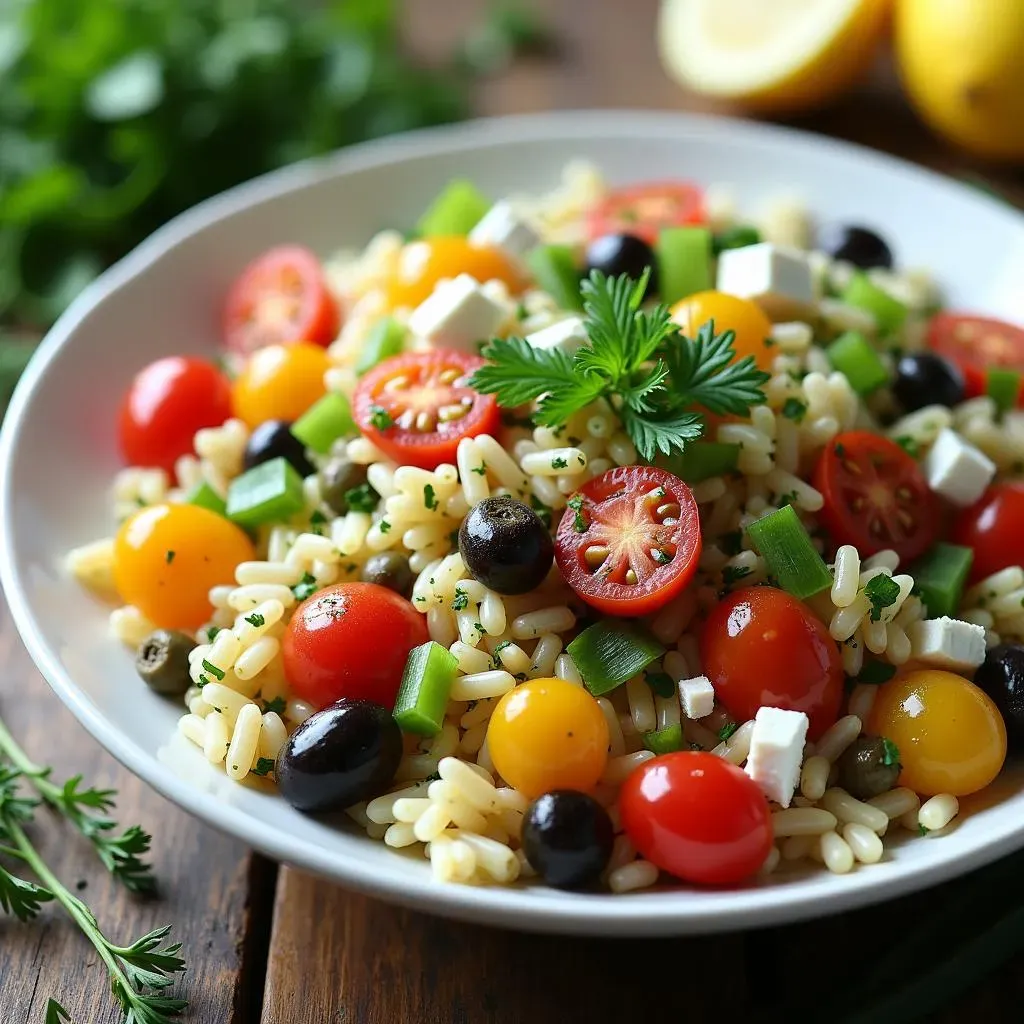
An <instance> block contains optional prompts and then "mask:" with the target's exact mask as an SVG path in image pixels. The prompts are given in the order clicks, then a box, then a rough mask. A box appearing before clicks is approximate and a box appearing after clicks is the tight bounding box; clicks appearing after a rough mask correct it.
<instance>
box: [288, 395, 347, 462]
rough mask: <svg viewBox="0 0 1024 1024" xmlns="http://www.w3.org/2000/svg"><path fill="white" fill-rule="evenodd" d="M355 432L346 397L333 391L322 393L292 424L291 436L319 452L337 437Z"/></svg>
mask: <svg viewBox="0 0 1024 1024" xmlns="http://www.w3.org/2000/svg"><path fill="white" fill-rule="evenodd" d="M355 433H356V425H355V421H354V420H353V419H352V410H351V409H350V408H349V404H348V399H347V398H346V397H345V396H344V395H339V394H338V393H337V392H334V391H332V392H330V393H329V394H326V395H324V397H323V398H321V399H320V401H318V402H317V403H316V404H315V405H313V406H311V407H310V408H309V409H307V410H306V411H305V412H304V413H303V414H302V415H301V416H300V417H299V418H298V419H297V420H296V421H295V422H294V423H293V424H292V434H293V436H294V437H296V438H298V440H300V441H301V442H302V443H303V444H304V445H305V446H306V447H307V448H312V449H313V451H315V452H320V453H321V454H323V453H325V452H329V451H330V450H331V445H332V444H334V442H335V441H337V440H338V438H339V437H344V436H345V435H346V434H355Z"/></svg>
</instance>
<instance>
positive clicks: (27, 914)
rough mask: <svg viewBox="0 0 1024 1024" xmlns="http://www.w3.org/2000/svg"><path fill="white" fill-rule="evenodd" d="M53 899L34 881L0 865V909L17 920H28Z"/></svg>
mask: <svg viewBox="0 0 1024 1024" xmlns="http://www.w3.org/2000/svg"><path fill="white" fill-rule="evenodd" d="M52 899H53V893H52V892H50V890H49V889H44V888H43V887H42V886H41V885H36V883H35V882H28V881H26V880H25V879H24V878H19V877H18V876H17V875H12V874H11V873H10V872H9V871H8V870H7V869H6V868H5V867H3V866H2V865H0V910H3V912H4V913H5V914H11V915H12V916H14V917H16V918H17V919H18V920H19V921H30V920H32V918H33V917H35V916H36V915H37V914H38V913H39V911H40V909H41V908H42V905H43V904H44V903H47V902H49V901H50V900H52Z"/></svg>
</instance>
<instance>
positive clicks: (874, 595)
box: [864, 573, 900, 622]
mask: <svg viewBox="0 0 1024 1024" xmlns="http://www.w3.org/2000/svg"><path fill="white" fill-rule="evenodd" d="M864 596H865V597H866V598H867V599H868V600H869V601H870V602H871V621H872V622H878V620H879V619H881V617H882V612H883V611H884V610H885V609H886V608H889V607H891V606H892V605H894V604H895V603H896V602H897V601H898V600H899V596H900V585H899V584H898V583H897V582H896V581H895V580H894V579H893V578H892V577H891V576H886V575H885V574H884V573H879V574H878V575H877V576H872V577H871V579H869V580H868V582H867V583H866V584H865V586H864Z"/></svg>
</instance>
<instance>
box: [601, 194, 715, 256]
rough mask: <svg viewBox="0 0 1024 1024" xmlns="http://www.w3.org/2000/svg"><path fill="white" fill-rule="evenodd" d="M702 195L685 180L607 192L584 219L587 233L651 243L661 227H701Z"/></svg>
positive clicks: (703, 213) (702, 213) (656, 237)
mask: <svg viewBox="0 0 1024 1024" xmlns="http://www.w3.org/2000/svg"><path fill="white" fill-rule="evenodd" d="M706 220H707V215H706V214H705V212H704V193H703V192H702V191H701V190H700V189H699V188H698V187H697V186H696V185H691V184H689V183H688V182H685V181H651V182H647V183H646V184H644V185H631V186H628V187H627V188H619V189H615V190H614V191H612V192H610V193H609V194H608V195H607V196H606V197H605V198H604V199H602V200H601V202H599V203H598V204H597V205H596V206H595V207H594V208H593V210H591V211H590V213H589V215H588V216H587V234H588V235H589V237H590V238H599V237H600V236H601V235H618V234H625V235H636V237H637V238H642V239H643V240H644V241H645V242H649V243H650V244H652V245H653V244H654V243H655V242H656V241H657V240H658V232H659V231H660V230H661V229H662V228H674V227H678V226H679V225H681V224H703V223H704V222H705V221H706Z"/></svg>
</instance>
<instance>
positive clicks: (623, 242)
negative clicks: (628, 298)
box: [586, 235, 658, 295]
mask: <svg viewBox="0 0 1024 1024" xmlns="http://www.w3.org/2000/svg"><path fill="white" fill-rule="evenodd" d="M586 264H587V270H586V272H587V273H588V274H589V273H590V271H591V270H600V271H602V272H603V273H605V274H607V275H608V276H609V277H615V276H616V275H618V274H628V275H629V276H630V277H633V278H639V277H640V275H641V274H643V272H644V271H645V270H646V269H647V268H648V267H650V270H651V277H650V280H649V281H648V284H647V292H646V293H645V294H647V295H652V294H654V293H655V292H656V291H657V290H658V284H657V281H656V280H655V271H656V266H655V262H654V251H653V250H652V249H651V247H650V246H649V245H648V244H647V243H646V242H645V241H644V240H643V239H642V238H637V237H636V235H600V236H599V237H598V238H595V239H594V240H593V241H592V242H591V243H590V245H588V246H587V254H586Z"/></svg>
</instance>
